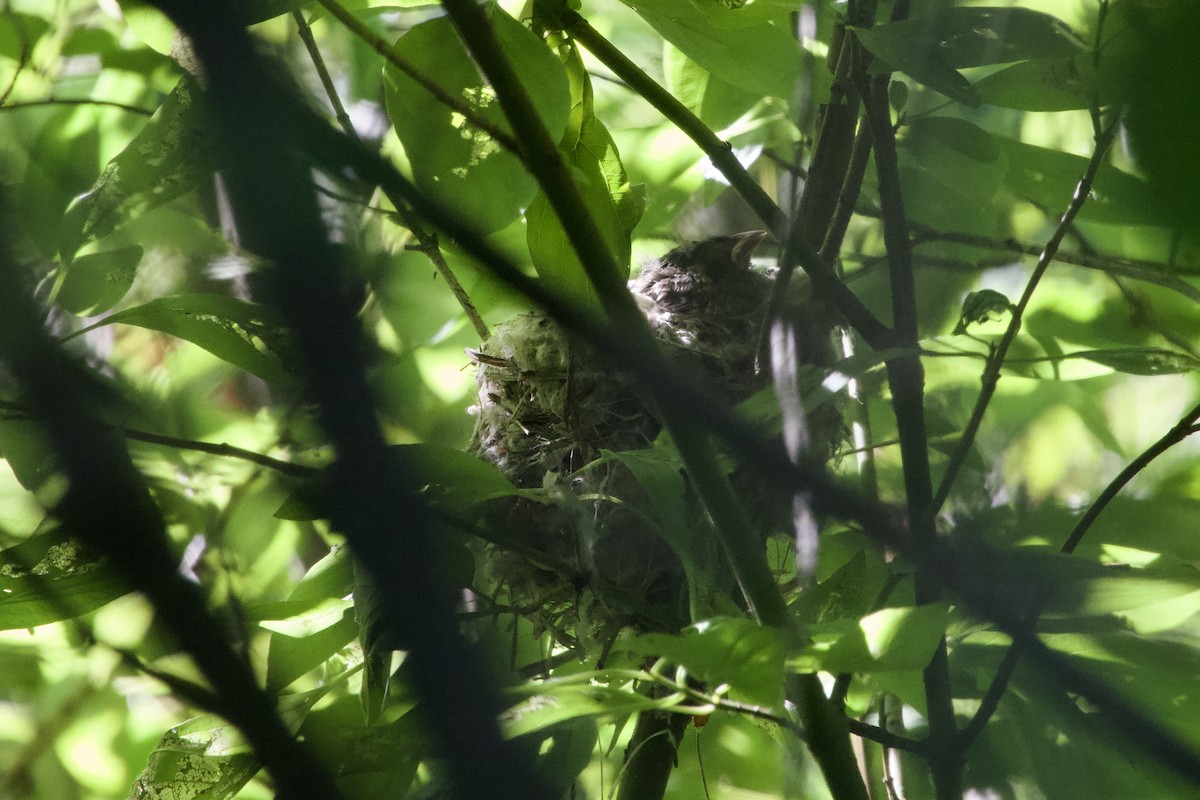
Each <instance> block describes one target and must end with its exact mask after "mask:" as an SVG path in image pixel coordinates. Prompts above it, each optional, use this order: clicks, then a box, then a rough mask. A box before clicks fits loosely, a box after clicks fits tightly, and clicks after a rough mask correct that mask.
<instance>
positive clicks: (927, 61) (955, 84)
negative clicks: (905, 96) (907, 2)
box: [853, 22, 979, 107]
mask: <svg viewBox="0 0 1200 800" xmlns="http://www.w3.org/2000/svg"><path fill="white" fill-rule="evenodd" d="M907 24H908V25H911V24H912V23H911V22H909V23H907ZM897 25H900V26H903V25H906V23H905V22H893V23H888V24H884V25H879V26H876V27H874V28H854V29H853V30H854V34H855V36H857V37H858V40H859V41H860V42H861V43H862V45H863V47H865V48H867V49H868V50H870V51H871V52H872V53H873V54H874V55H875V56H876V58H878V59H880V61H882V62H885V63H886V65H887V66H889V67H892V68H894V69H898V70H900V71H901V72H903V73H904V74H905V75H907V76H909V77H910V78H912V79H913V80H915V81H917V82H918V83H922V84H924V85H925V86H928V87H929V88H930V89H933V90H934V91H936V92H940V93H942V94H944V95H946V96H947V97H949V98H950V99H952V100H957V101H959V102H960V103H965V104H966V105H968V106H971V107H975V106H978V105H979V94H978V93H977V92H976V91H975V88H974V87H973V86H971V82H970V81H968V80H967V79H966V78H964V77H963V76H962V75H961V74H960V73H959V72H958V71H957V70H956V69H954V68H953V67H951V66H950V65H949V64H948V63H947V62H946V61H945V59H943V58H942V56H941V54H940V52H939V51H938V50H937V49H936V48H929V47H916V46H914V45H915V43H914V42H913V41H912V40H911V38H910V37H911V32H910V30H909V29H908V28H901V29H896V28H895V27H894V26H897Z"/></svg>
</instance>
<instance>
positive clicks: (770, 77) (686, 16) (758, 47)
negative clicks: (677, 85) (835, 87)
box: [629, 0, 800, 98]
mask: <svg viewBox="0 0 1200 800" xmlns="http://www.w3.org/2000/svg"><path fill="white" fill-rule="evenodd" d="M629 5H630V6H632V7H633V8H634V10H635V11H637V12H638V13H639V14H641V15H642V17H643V18H644V19H645V20H646V21H647V22H649V23H650V24H651V25H652V26H653V27H654V29H655V30H657V31H658V32H659V33H660V34H662V37H663V38H664V39H666V40H667V41H668V42H670V43H671V44H673V45H675V46H676V47H678V48H679V49H680V51H682V52H683V53H684V54H686V55H687V56H688V58H691V59H692V60H694V61H695V62H696V63H697V64H699V65H700V66H701V67H703V68H704V69H706V70H708V71H709V72H711V73H713V74H714V75H718V76H720V77H721V79H722V80H724V81H728V82H729V83H731V84H733V85H734V86H738V87H740V88H742V89H745V90H746V91H750V92H755V93H757V94H764V95H769V96H772V97H781V98H788V97H790V96H791V93H792V90H793V88H794V87H795V84H796V78H797V77H798V75H799V72H800V48H799V47H798V46H797V44H796V41H795V39H793V38H792V37H791V36H790V35H789V34H788V33H787V32H786V31H785V30H784V29H783V28H780V27H777V26H776V25H772V24H771V23H769V22H766V21H763V20H762V19H761V18H756V17H754V16H750V15H747V16H745V17H744V19H745V20H746V23H747V24H745V25H739V24H738V20H740V19H742V18H740V17H739V16H738V12H737V11H736V10H730V9H725V8H721V7H719V6H717V4H716V3H713V4H711V7H710V8H709V13H706V14H701V13H697V9H696V7H695V6H694V5H693V4H692V3H690V2H688V0H637V1H636V2H630V3H629Z"/></svg>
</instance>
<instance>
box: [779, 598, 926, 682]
mask: <svg viewBox="0 0 1200 800" xmlns="http://www.w3.org/2000/svg"><path fill="white" fill-rule="evenodd" d="M948 621H949V612H948V610H947V608H946V606H944V605H941V604H930V605H924V606H917V607H908V608H885V609H882V610H880V611H876V612H875V613H873V614H868V615H867V616H865V617H863V618H862V619H861V620H843V621H840V622H836V623H829V624H825V625H815V626H812V627H811V629H810V633H811V635H812V637H813V643H812V644H811V645H808V646H806V647H804V648H803V649H802V650H801V651H800V653H799V654H798V655H796V656H793V657H791V658H789V666H791V667H793V668H795V669H799V670H801V671H812V670H814V669H820V670H825V671H827V672H833V673H838V672H867V673H875V672H902V671H906V670H921V669H924V668H925V667H926V666H928V665H929V661H930V659H931V658H932V657H933V651H934V649H935V648H936V647H937V646H938V643H939V642H940V641H941V639H942V636H943V635H944V633H945V631H946V624H947V622H948Z"/></svg>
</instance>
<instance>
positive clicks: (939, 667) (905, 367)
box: [863, 8, 962, 800]
mask: <svg viewBox="0 0 1200 800" xmlns="http://www.w3.org/2000/svg"><path fill="white" fill-rule="evenodd" d="M895 11H899V9H898V8H896V9H894V12H895ZM888 83H889V77H888V76H887V75H881V76H878V77H877V78H874V79H872V80H871V81H870V84H869V86H867V87H866V89H865V91H864V92H863V95H864V98H863V101H864V104H865V111H866V115H867V120H868V122H869V123H870V126H871V137H872V139H873V140H874V146H875V169H876V174H877V176H878V180H879V202H880V208H881V209H882V211H883V238H884V244H885V245H886V247H887V255H888V266H889V274H890V278H891V292H892V317H893V320H892V324H893V326H894V327H895V330H896V337H897V340H898V343H899V344H900V346H902V347H908V348H911V353H912V354H911V355H903V356H899V357H897V358H894V359H891V360H889V361H888V362H887V370H888V381H889V383H890V385H891V389H892V406H893V408H894V410H895V414H896V426H897V433H898V434H899V437H900V455H901V461H902V464H903V469H904V491H905V498H906V500H907V504H908V519H909V526H910V528H911V529H912V539H913V545H914V547H916V548H918V549H919V550H921V551H927V552H933V550H934V548H935V547H936V545H937V538H936V537H937V534H936V532H935V530H934V524H933V520H934V507H933V478H932V473H931V471H930V465H929V448H928V433H927V431H926V427H925V372H924V367H923V365H922V364H921V357H920V353H919V348H918V342H919V335H920V334H919V332H918V309H917V293H916V283H915V281H914V278H913V268H912V248H911V245H910V242H909V236H908V217H907V215H906V214H905V211H904V199H903V194H902V190H901V185H900V170H899V160H898V157H897V154H896V134H895V130H894V129H893V128H892V118H891V110H890V106H889V104H888ZM913 582H914V585H915V588H916V600H917V603H918V604H921V603H929V602H933V601H935V600H937V599H938V595H939V594H940V589H941V587H940V586H938V585H937V584H936V583H935V579H934V578H933V577H932V576H931V575H930V574H928V572H927V571H926V570H925V569H923V568H921V567H920V566H918V569H917V571H916V573H915V574H914V576H913ZM924 683H925V701H926V705H927V707H928V709H929V749H928V751H927V755H928V761H929V766H930V771H931V772H932V775H933V782H934V788H935V792H936V795H937V797H938V800H959V798H961V797H962V764H961V762H959V761H958V760H957V759H955V758H954V753H955V748H954V743H955V739H956V737H957V735H958V728H957V726H956V724H955V720H954V706H953V701H954V695H953V691H952V687H951V685H950V663H949V655H948V653H947V649H946V637H945V634H943V635H942V637H941V640H940V641H939V643H938V646H937V648H936V649H935V650H934V653H933V658H932V659H931V660H930V663H929V665H928V666H927V667H926V668H925V670H924Z"/></svg>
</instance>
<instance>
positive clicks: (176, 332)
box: [73, 294, 291, 383]
mask: <svg viewBox="0 0 1200 800" xmlns="http://www.w3.org/2000/svg"><path fill="white" fill-rule="evenodd" d="M117 322H120V323H123V324H125V325H136V326H138V327H140V328H150V329H151V330H156V331H161V332H163V333H167V334H170V335H172V336H177V337H178V338H180V339H184V340H186V341H189V342H191V343H192V344H194V345H197V346H199V347H202V348H204V349H205V350H207V351H208V352H210V353H212V354H213V355H214V356H216V357H217V358H220V359H222V360H224V361H227V362H229V363H230V364H232V365H234V366H235V367H240V368H242V369H244V370H246V371H247V372H252V373H254V374H255V375H257V376H258V377H260V378H262V379H263V380H265V381H268V382H271V383H278V382H282V381H283V380H284V379H285V378H286V377H287V374H288V372H289V369H288V361H289V358H290V355H291V353H290V343H289V341H288V332H287V330H286V329H285V327H284V326H283V324H282V323H281V322H280V320H279V317H278V315H277V314H276V313H275V312H274V311H273V310H272V309H270V308H268V307H266V306H262V305H259V304H257V303H251V302H248V301H246V300H239V299H237V298H235V297H228V296H226V295H218V294H183V295H176V296H174V297H163V298H160V299H158V300H151V301H150V302H149V303H145V304H143V305H140V306H135V307H133V308H129V309H126V310H124V311H118V312H117V313H116V314H112V315H110V316H107V317H105V318H104V319H103V320H101V321H100V322H97V323H96V324H95V325H89V326H88V327H87V328H84V329H83V330H81V331H78V332H76V333H75V334H73V335H74V336H79V335H81V334H83V333H86V332H88V331H91V330H95V329H96V328H99V327H102V326H104V325H112V324H114V323H117Z"/></svg>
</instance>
